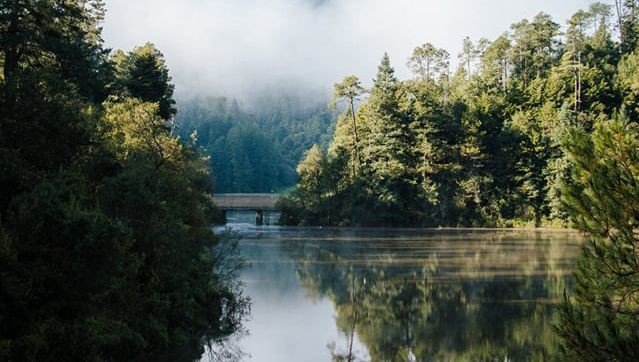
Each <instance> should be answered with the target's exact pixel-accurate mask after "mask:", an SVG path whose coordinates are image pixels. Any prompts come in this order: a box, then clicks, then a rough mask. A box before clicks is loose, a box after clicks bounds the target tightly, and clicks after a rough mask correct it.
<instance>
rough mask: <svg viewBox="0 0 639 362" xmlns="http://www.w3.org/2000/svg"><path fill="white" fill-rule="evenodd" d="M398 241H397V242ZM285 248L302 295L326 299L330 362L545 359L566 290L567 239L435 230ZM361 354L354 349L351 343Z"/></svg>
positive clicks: (572, 246) (551, 350) (574, 240)
mask: <svg viewBox="0 0 639 362" xmlns="http://www.w3.org/2000/svg"><path fill="white" fill-rule="evenodd" d="M397 235H402V236H397ZM311 240H313V241H312V242H309V241H306V242H303V243H283V244H281V247H282V248H283V249H284V251H285V252H286V253H287V255H290V256H291V257H292V258H293V259H294V260H295V261H296V263H297V266H298V267H297V274H298V278H299V279H300V281H301V283H302V285H303V287H304V289H305V291H306V293H307V294H308V295H309V296H311V297H315V298H324V297H326V298H329V299H330V300H331V301H332V303H333V305H334V308H335V311H336V314H337V315H336V323H337V326H338V328H339V329H340V331H341V332H342V334H343V336H344V339H345V341H344V342H343V347H342V343H339V347H338V343H337V342H332V343H330V344H329V346H328V348H329V349H331V353H332V356H333V358H334V360H336V361H355V360H366V359H371V360H373V361H423V360H456V361H459V360H462V361H463V360H473V361H477V360H485V361H493V360H495V361H497V360H498V361H505V360H518V361H519V360H546V359H548V358H549V357H550V356H553V355H554V354H555V352H556V342H557V341H556V337H555V334H554V331H553V329H552V328H553V327H552V318H553V313H552V310H553V308H554V306H555V304H556V303H557V302H558V301H559V300H560V298H561V295H562V293H563V290H564V288H566V287H568V285H567V284H568V281H569V275H570V272H571V270H572V263H573V260H574V259H575V254H576V250H577V245H578V243H579V237H578V236H577V235H575V234H571V233H560V234H556V233H539V232H537V233H535V232H512V231H510V232H480V231H473V232H469V231H466V232H460V231H457V232H440V233H432V234H430V235H417V234H416V235H410V233H409V235H408V236H407V235H405V234H402V233H397V234H393V233H392V232H389V233H388V234H386V235H381V236H380V235H374V236H364V237H358V236H355V237H351V236H348V235H347V234H345V235H340V234H339V233H337V234H335V235H331V236H330V237H325V236H318V237H317V238H315V239H312V238H311ZM355 336H357V338H358V339H359V341H360V342H361V343H362V344H363V345H365V346H366V347H367V348H368V351H353V339H354V338H355Z"/></svg>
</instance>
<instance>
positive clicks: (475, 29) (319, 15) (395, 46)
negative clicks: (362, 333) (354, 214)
mask: <svg viewBox="0 0 639 362" xmlns="http://www.w3.org/2000/svg"><path fill="white" fill-rule="evenodd" d="M590 2H591V1H587V0H562V1H556V0H536V1H512V0H492V1H489V0H485V1H481V0H447V1H429V0H422V1H419V0H394V1H390V0H166V1H162V0H135V1H131V0H107V2H106V5H107V11H108V12H107V17H106V22H105V24H104V33H103V34H104V38H105V41H106V43H107V46H109V47H112V48H120V49H125V50H129V49H131V48H133V47H134V46H135V45H139V44H143V43H145V42H147V41H150V42H153V43H155V44H156V45H157V46H158V47H159V48H160V50H161V51H162V52H163V53H164V54H165V56H166V59H167V62H168V64H169V67H170V70H171V75H172V76H173V80H174V82H175V83H176V89H177V93H178V95H181V96H183V97H184V96H189V95H227V96H232V97H238V98H240V99H247V98H250V96H251V95H254V94H255V93H256V92H260V91H263V90H265V89H272V88H274V87H280V88H284V89H306V90H309V91H319V92H329V91H330V90H331V89H332V85H333V83H334V82H336V81H339V80H341V79H342V78H343V77H344V76H346V75H350V74H355V75H357V76H359V77H360V78H361V79H362V80H363V81H364V82H365V83H370V79H371V78H372V77H373V76H374V75H375V71H376V67H377V65H378V63H379V60H380V58H381V56H382V54H383V53H384V52H388V53H389V55H390V57H391V61H392V63H393V65H394V66H395V68H396V70H397V73H398V75H399V76H400V78H406V77H408V76H409V72H408V70H407V69H406V66H405V62H406V59H407V58H408V56H409V55H410V53H411V51H412V49H413V48H414V47H415V46H417V45H420V44H422V43H424V42H431V43H433V44H435V45H436V46H438V47H442V48H445V49H447V50H448V51H449V53H450V54H451V56H452V58H455V57H456V54H457V53H458V52H459V50H460V48H461V42H462V39H463V38H464V37H465V36H467V35H468V36H471V38H473V39H478V38H480V37H487V38H489V39H494V38H496V37H497V36H499V35H500V34H502V33H503V32H505V31H506V30H508V28H509V25H510V24H511V23H514V22H516V21H519V20H521V19H523V18H530V17H532V16H534V15H535V14H536V13H538V12H540V11H545V12H547V13H549V14H551V15H552V16H553V18H554V19H555V21H557V22H558V23H560V24H562V25H563V24H565V20H566V19H567V18H568V17H569V16H570V15H571V14H572V13H574V12H575V11H576V10H578V9H580V8H586V7H587V6H588V4H589V3H590ZM453 61H454V59H453Z"/></svg>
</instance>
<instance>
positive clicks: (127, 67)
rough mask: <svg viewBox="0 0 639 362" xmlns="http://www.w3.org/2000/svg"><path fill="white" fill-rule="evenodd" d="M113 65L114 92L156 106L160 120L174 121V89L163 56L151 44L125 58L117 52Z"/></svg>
mask: <svg viewBox="0 0 639 362" xmlns="http://www.w3.org/2000/svg"><path fill="white" fill-rule="evenodd" d="M113 62H114V63H115V71H116V72H115V76H116V84H115V87H116V89H118V90H119V91H120V92H122V93H124V94H125V95H129V96H131V97H134V98H138V99H141V100H142V101H144V102H151V103H157V104H158V106H159V115H160V117H162V119H164V120H170V119H171V118H173V116H174V115H175V113H176V112H177V109H176V108H175V100H173V89H174V86H173V84H171V77H170V76H169V69H168V68H167V67H166V64H165V62H164V56H163V55H162V53H161V52H160V51H159V50H158V49H156V48H155V46H154V45H153V44H151V43H146V44H144V45H143V46H141V47H136V48H135V49H133V50H132V51H131V52H129V53H128V54H125V53H124V52H122V51H121V50H120V51H117V52H115V54H114V55H113Z"/></svg>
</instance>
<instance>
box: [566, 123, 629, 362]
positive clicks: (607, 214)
mask: <svg viewBox="0 0 639 362" xmlns="http://www.w3.org/2000/svg"><path fill="white" fill-rule="evenodd" d="M566 149H567V150H568V154H569V155H570V160H571V180H570V182H569V183H566V184H565V187H564V188H565V190H564V195H565V197H564V198H565V202H566V204H567V205H568V208H569V213H570V216H571V218H572V219H573V221H574V223H575V225H576V226H577V227H578V228H579V229H580V230H583V231H586V232H589V233H590V234H591V235H592V240H591V241H590V242H589V243H588V244H586V245H584V246H583V248H582V255H581V257H580V258H579V261H578V263H577V270H576V274H575V277H576V287H575V289H574V291H573V293H572V295H571V297H570V298H568V297H566V298H565V301H564V303H563V304H562V306H561V308H560V309H559V311H560V322H559V323H558V325H557V327H558V331H559V334H560V335H561V337H562V339H563V348H564V355H565V357H566V359H569V360H584V359H587V360H596V361H609V360H620V361H630V360H635V359H637V358H638V357H639V349H638V347H637V346H638V345H639V344H638V343H639V334H638V333H637V331H638V330H639V322H638V320H639V319H638V318H637V317H638V316H639V309H638V307H637V306H638V303H639V294H638V293H637V290H638V289H637V288H638V287H639V279H638V278H637V275H638V272H639V257H638V256H637V253H636V251H635V249H636V245H637V243H638V240H637V234H636V232H637V228H638V226H639V225H638V224H637V222H638V221H637V220H639V218H638V217H639V211H638V208H637V207H638V205H639V198H638V195H639V168H638V165H639V153H638V152H637V150H639V130H638V129H637V126H636V124H634V123H630V122H628V121H627V120H626V119H625V118H623V117H618V118H617V119H613V120H611V121H604V122H601V123H600V124H598V125H597V127H596V128H595V130H594V131H593V132H592V134H590V135H589V134H587V133H585V132H583V131H579V130H573V131H572V132H571V133H570V136H569V137H568V138H567V140H566Z"/></svg>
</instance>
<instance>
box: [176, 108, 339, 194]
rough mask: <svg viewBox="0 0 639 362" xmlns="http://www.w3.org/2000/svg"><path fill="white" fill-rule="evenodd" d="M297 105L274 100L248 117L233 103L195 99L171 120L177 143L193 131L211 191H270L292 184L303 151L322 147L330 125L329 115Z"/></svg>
mask: <svg viewBox="0 0 639 362" xmlns="http://www.w3.org/2000/svg"><path fill="white" fill-rule="evenodd" d="M299 103H300V101H298V100H295V99H290V98H288V97H286V96H276V97H275V99H269V101H268V102H267V101H266V100H265V101H264V104H262V105H259V108H258V111H256V113H249V112H248V111H247V110H243V109H241V108H240V106H239V105H238V103H237V102H236V101H234V100H233V101H229V100H227V99H226V98H206V99H194V100H191V101H188V102H184V103H183V104H181V110H180V113H179V114H178V115H177V117H176V120H177V123H178V124H179V127H180V129H179V133H180V136H181V137H182V139H189V138H190V136H191V135H192V134H193V132H196V136H197V137H196V142H195V143H196V145H197V146H199V147H202V148H203V149H204V152H205V153H207V154H208V155H210V156H211V159H210V166H211V170H212V175H213V178H214V180H215V190H216V192H221V193H224V192H272V191H279V190H281V189H284V188H287V187H290V186H292V185H294V184H295V166H296V164H297V162H299V161H300V159H301V157H302V154H303V153H304V151H305V150H306V149H308V148H309V147H310V146H312V145H313V144H314V143H318V144H321V145H322V146H323V147H326V145H327V144H328V137H329V135H330V133H331V132H332V129H333V127H334V118H335V117H334V116H333V112H331V111H330V110H327V109H326V108H325V107H314V106H304V105H301V104H299ZM256 107H257V106H256Z"/></svg>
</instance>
